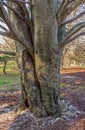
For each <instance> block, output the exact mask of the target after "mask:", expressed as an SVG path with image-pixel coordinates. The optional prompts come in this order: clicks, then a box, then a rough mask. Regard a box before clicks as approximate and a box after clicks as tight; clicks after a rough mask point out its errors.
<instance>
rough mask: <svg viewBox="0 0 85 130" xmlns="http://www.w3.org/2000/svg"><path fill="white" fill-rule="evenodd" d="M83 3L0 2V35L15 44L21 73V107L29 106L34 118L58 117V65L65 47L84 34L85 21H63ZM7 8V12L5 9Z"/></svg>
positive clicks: (46, 0)
mask: <svg viewBox="0 0 85 130" xmlns="http://www.w3.org/2000/svg"><path fill="white" fill-rule="evenodd" d="M83 3H84V0H7V2H6V0H1V1H0V17H1V18H0V20H1V22H2V23H5V24H6V25H7V26H3V24H1V28H2V30H1V31H0V34H1V35H3V36H7V37H9V38H12V39H14V40H15V41H16V53H17V62H18V67H19V69H20V74H21V91H22V98H21V103H20V108H25V107H29V109H30V110H31V111H32V112H33V114H34V115H35V116H38V117H42V116H49V115H52V116H53V115H56V116H60V115H61V108H60V105H59V83H60V62H61V57H62V51H63V48H64V46H65V45H66V44H67V43H69V42H71V41H73V40H74V39H76V38H77V37H78V36H81V35H85V32H79V31H80V30H81V28H83V27H84V26H85V22H80V23H77V24H76V25H73V26H72V27H71V28H70V29H69V30H68V31H67V30H66V25H67V24H68V23H70V22H72V21H74V20H76V19H77V18H79V17H80V16H82V15H84V14H85V11H83V12H82V13H80V14H78V15H77V16H75V17H74V18H71V19H66V18H67V16H68V15H70V13H71V12H72V11H73V10H74V9H76V8H77V7H78V6H80V5H81V4H83ZM7 9H8V10H7Z"/></svg>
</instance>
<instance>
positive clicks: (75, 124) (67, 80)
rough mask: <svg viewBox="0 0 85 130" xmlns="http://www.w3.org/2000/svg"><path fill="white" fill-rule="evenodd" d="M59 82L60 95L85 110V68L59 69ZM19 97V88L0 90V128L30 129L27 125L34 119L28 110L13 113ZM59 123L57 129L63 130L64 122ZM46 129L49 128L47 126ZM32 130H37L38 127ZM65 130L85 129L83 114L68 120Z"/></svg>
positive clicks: (6, 129)
mask: <svg viewBox="0 0 85 130" xmlns="http://www.w3.org/2000/svg"><path fill="white" fill-rule="evenodd" d="M61 84H64V87H62V88H61V97H62V98H63V99H64V100H65V101H66V102H68V101H69V102H70V103H71V104H72V105H73V106H75V107H77V108H78V109H79V110H81V111H83V112H85V69H80V68H68V69H64V70H61ZM19 97H20V91H19V90H15V91H14V90H13V91H12V90H11V91H0V130H30V129H29V126H30V124H31V123H33V121H34V119H33V117H32V115H31V119H29V112H28V110H27V111H23V112H22V113H20V114H19V115H16V114H15V113H14V106H16V105H17V104H18V103H19ZM28 119H29V122H28ZM59 124H60V128H61V129H58V130H64V127H63V124H64V123H62V121H61V122H59ZM61 124H62V125H61ZM48 129H49V130H50V128H49V127H48ZM33 130H38V128H36V129H33ZM39 130H40V129H39ZM51 130H52V129H51ZM55 130H57V129H55ZM65 130H85V115H82V114H81V113H80V114H79V116H78V117H77V118H76V119H74V121H73V120H72V121H70V124H69V127H68V128H65Z"/></svg>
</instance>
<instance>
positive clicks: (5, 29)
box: [0, 24, 8, 31]
mask: <svg viewBox="0 0 85 130" xmlns="http://www.w3.org/2000/svg"><path fill="white" fill-rule="evenodd" d="M0 28H1V29H3V30H4V31H8V30H7V28H5V27H4V26H3V25H1V24H0Z"/></svg>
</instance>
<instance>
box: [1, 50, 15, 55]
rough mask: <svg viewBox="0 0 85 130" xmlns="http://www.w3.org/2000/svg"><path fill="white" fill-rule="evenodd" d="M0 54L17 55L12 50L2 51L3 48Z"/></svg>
mask: <svg viewBox="0 0 85 130" xmlns="http://www.w3.org/2000/svg"><path fill="white" fill-rule="evenodd" d="M0 54H7V55H13V56H15V55H16V52H12V51H2V50H0Z"/></svg>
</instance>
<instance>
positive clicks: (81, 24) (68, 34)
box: [60, 22, 85, 47]
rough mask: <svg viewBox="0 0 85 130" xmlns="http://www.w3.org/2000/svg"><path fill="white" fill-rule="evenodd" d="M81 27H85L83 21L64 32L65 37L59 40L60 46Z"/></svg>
mask: <svg viewBox="0 0 85 130" xmlns="http://www.w3.org/2000/svg"><path fill="white" fill-rule="evenodd" d="M83 27H85V22H81V23H77V24H76V25H74V26H73V27H72V28H71V29H70V30H69V31H68V32H67V34H66V36H65V38H64V39H63V40H62V41H61V43H60V46H61V47H62V46H64V45H65V44H66V41H69V39H70V38H71V37H73V36H74V35H75V34H77V33H78V32H79V31H80V30H81V29H82V28H83Z"/></svg>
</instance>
